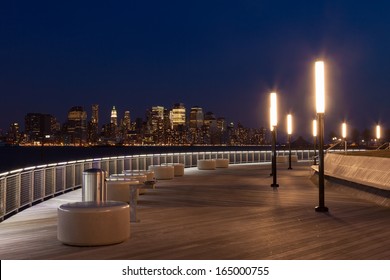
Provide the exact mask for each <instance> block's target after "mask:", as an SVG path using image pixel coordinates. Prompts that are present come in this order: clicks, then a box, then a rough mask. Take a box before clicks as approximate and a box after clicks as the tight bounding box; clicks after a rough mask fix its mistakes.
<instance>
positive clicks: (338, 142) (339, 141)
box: [325, 140, 344, 153]
mask: <svg viewBox="0 0 390 280" xmlns="http://www.w3.org/2000/svg"><path fill="white" fill-rule="evenodd" d="M341 143H344V140H338V141H337V142H336V143H334V144H332V145H330V147H329V148H327V149H326V150H325V153H327V152H328V151H330V150H331V149H333V148H334V147H336V146H338V145H339V144H341Z"/></svg>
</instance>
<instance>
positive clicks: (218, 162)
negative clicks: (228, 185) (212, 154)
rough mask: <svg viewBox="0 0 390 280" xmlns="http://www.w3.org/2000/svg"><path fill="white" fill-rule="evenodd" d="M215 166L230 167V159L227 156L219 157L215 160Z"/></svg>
mask: <svg viewBox="0 0 390 280" xmlns="http://www.w3.org/2000/svg"><path fill="white" fill-rule="evenodd" d="M215 166H216V167H217V168H228V167H229V160H228V159H227V158H218V159H216V160H215Z"/></svg>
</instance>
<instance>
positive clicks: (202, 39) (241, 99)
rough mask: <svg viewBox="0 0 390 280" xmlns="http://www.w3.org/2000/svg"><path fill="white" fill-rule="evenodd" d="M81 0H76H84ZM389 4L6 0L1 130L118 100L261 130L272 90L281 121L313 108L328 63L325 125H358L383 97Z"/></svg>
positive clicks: (372, 118)
mask: <svg viewBox="0 0 390 280" xmlns="http://www.w3.org/2000/svg"><path fill="white" fill-rule="evenodd" d="M80 2H81V1H80ZM389 12H390V2H388V1H375V2H368V1H276V0H273V1H259V0H240V1H229V0H221V1H212V0H208V1H203V0H197V1H169V0H166V1H153V0H149V1H90V2H86V1H83V3H79V1H18V0H12V1H10V0H6V1H3V2H2V4H1V8H0V93H1V108H0V128H3V129H5V128H7V127H8V126H9V124H10V123H11V122H14V121H17V122H20V123H22V124H23V123H24V121H23V118H24V115H25V114H26V113H28V112H41V113H50V114H53V115H55V116H56V117H57V118H58V119H59V120H60V121H61V122H63V121H64V120H65V118H66V115H67V111H68V110H69V108H70V107H72V106H76V105H81V106H84V107H85V108H86V109H87V111H88V113H89V117H90V108H91V105H92V104H93V103H97V104H99V105H100V108H101V111H100V121H101V123H106V122H109V110H110V108H111V107H112V106H113V105H115V106H116V107H117V108H118V111H119V117H122V116H123V112H124V111H125V110H130V112H131V115H132V118H134V117H137V116H140V117H144V114H145V110H146V109H147V108H149V107H151V106H154V105H162V106H165V107H169V108H170V107H171V106H172V105H173V104H174V103H177V102H183V103H184V104H185V106H186V107H187V108H188V109H190V107H191V106H194V105H199V106H201V107H203V108H204V110H205V111H213V112H214V113H215V114H216V115H217V116H224V117H226V119H227V120H229V121H236V122H241V123H243V124H244V125H245V126H248V127H260V126H267V127H268V123H269V121H268V115H269V113H268V107H269V104H268V95H269V93H270V92H271V91H276V92H278V94H279V103H280V107H279V112H280V114H279V121H280V129H281V130H285V115H286V114H287V113H288V112H291V113H292V114H293V115H294V123H295V127H296V130H298V132H297V134H301V135H307V134H309V133H310V130H311V119H312V118H313V117H314V115H315V112H314V110H315V108H314V90H313V89H314V86H313V76H314V73H313V68H314V61H315V60H316V59H317V58H321V59H323V60H324V61H325V63H326V70H327V77H326V78H327V80H326V83H327V89H326V90H327V99H326V103H327V107H326V124H325V129H326V131H327V132H326V133H328V132H329V131H330V130H334V131H336V132H337V133H339V130H340V123H341V122H342V121H343V120H344V119H345V120H346V121H347V122H348V123H349V124H350V125H351V126H353V127H357V128H358V129H359V130H362V129H363V128H372V129H373V127H374V125H375V123H376V122H378V121H380V122H381V123H382V124H383V125H386V126H387V127H389V126H390V123H389V121H387V123H386V117H387V119H388V117H389V104H390V97H389V96H390V95H389V92H388V90H389V88H390V32H389V30H390V17H389V16H388V14H389Z"/></svg>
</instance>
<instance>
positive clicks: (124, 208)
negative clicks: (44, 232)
mask: <svg viewBox="0 0 390 280" xmlns="http://www.w3.org/2000/svg"><path fill="white" fill-rule="evenodd" d="M57 215H58V229H57V238H58V240H59V241H61V242H62V243H64V244H68V245H74V246H98V245H109V244H116V243H121V242H123V241H125V240H127V239H128V238H129V237H130V222H129V221H130V210H129V205H127V203H124V202H119V201H104V202H95V201H83V202H72V203H67V204H62V205H61V206H59V207H58V210H57Z"/></svg>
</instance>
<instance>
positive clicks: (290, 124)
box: [287, 114, 292, 135]
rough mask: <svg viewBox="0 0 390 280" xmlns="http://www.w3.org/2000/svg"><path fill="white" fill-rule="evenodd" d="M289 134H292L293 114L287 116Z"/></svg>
mask: <svg viewBox="0 0 390 280" xmlns="http://www.w3.org/2000/svg"><path fill="white" fill-rule="evenodd" d="M287 134H288V135H291V134H292V116H291V114H288V115H287Z"/></svg>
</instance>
